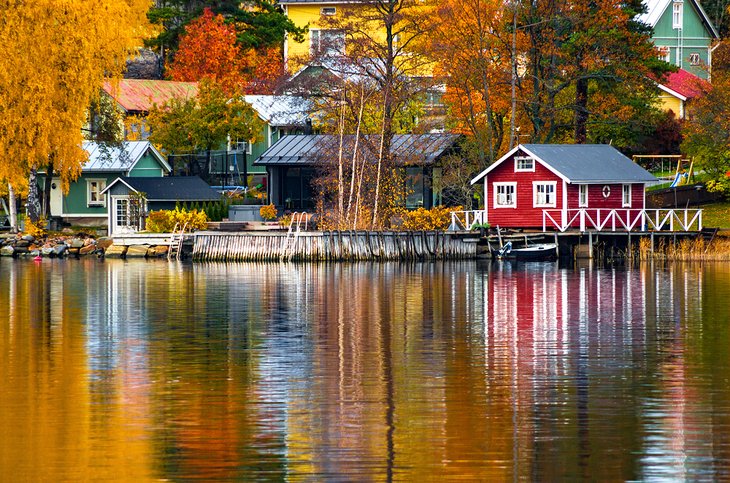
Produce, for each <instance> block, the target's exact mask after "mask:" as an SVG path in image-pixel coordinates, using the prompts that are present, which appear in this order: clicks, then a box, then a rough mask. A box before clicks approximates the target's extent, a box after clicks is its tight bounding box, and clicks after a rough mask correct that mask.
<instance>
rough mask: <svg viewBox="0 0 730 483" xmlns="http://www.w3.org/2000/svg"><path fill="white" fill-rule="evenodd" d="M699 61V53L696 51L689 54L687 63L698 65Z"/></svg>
mask: <svg viewBox="0 0 730 483" xmlns="http://www.w3.org/2000/svg"><path fill="white" fill-rule="evenodd" d="M701 63H702V58H701V57H700V54H698V53H697V52H693V53H691V54H689V65H700V64H701Z"/></svg>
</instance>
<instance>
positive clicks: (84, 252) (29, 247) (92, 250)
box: [0, 233, 168, 258]
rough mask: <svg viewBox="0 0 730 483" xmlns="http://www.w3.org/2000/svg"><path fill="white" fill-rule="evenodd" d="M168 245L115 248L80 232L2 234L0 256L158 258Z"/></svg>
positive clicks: (104, 241)
mask: <svg viewBox="0 0 730 483" xmlns="http://www.w3.org/2000/svg"><path fill="white" fill-rule="evenodd" d="M167 251H168V246H167V245H158V246H148V245H133V246H129V247H127V246H118V245H114V244H113V243H112V239H111V238H109V237H98V238H97V237H94V236H91V235H87V234H84V233H77V234H74V235H58V236H53V235H51V236H46V237H43V238H35V237H33V236H31V235H23V234H17V235H4V236H2V237H1V238H0V256H1V257H13V258H19V257H31V258H35V257H38V256H40V257H46V258H67V257H71V258H80V257H84V256H90V255H93V256H97V257H99V258H101V257H108V258H135V257H137V258H160V257H165V256H167Z"/></svg>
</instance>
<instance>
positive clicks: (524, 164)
mask: <svg viewBox="0 0 730 483" xmlns="http://www.w3.org/2000/svg"><path fill="white" fill-rule="evenodd" d="M528 171H530V172H532V171H535V160H534V159H532V158H531V157H529V156H515V172H516V173H519V172H528Z"/></svg>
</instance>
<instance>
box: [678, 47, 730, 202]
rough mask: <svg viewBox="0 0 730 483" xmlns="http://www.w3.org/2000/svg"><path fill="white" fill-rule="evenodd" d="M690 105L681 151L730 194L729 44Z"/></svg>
mask: <svg viewBox="0 0 730 483" xmlns="http://www.w3.org/2000/svg"><path fill="white" fill-rule="evenodd" d="M704 91H705V92H704V94H703V95H702V96H700V97H699V98H697V99H693V102H692V103H691V104H690V105H689V106H688V112H687V114H688V116H687V118H688V121H686V122H685V124H684V130H683V135H684V141H683V142H682V151H683V152H685V153H686V154H687V155H689V156H692V157H693V158H694V160H695V163H696V166H697V169H703V170H705V171H706V172H707V173H708V174H709V176H710V177H711V182H709V183H708V186H709V187H711V188H714V189H716V190H717V191H722V192H724V193H725V194H726V195H728V196H730V176H728V173H730V45H728V43H727V42H723V43H721V44H720V46H719V47H718V48H717V49H716V50H715V52H714V54H713V62H712V88H709V86H706V87H705V89H704Z"/></svg>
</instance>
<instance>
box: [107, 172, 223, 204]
mask: <svg viewBox="0 0 730 483" xmlns="http://www.w3.org/2000/svg"><path fill="white" fill-rule="evenodd" d="M119 183H122V184H124V185H126V186H127V187H128V188H129V189H130V190H131V191H135V192H137V193H144V195H145V198H146V199H147V201H170V200H172V201H178V200H179V201H217V200H219V199H220V197H221V195H220V193H218V192H217V191H215V190H214V189H213V188H211V187H210V186H209V185H208V183H206V182H205V181H203V180H202V179H200V178H199V177H198V176H165V177H161V178H160V177H156V178H152V177H150V178H141V177H119V178H117V179H115V180H114V181H113V182H111V183H110V184H109V186H107V187H106V188H105V189H104V191H102V194H104V193H106V192H107V191H109V190H110V189H111V188H112V186H115V185H117V184H119Z"/></svg>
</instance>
